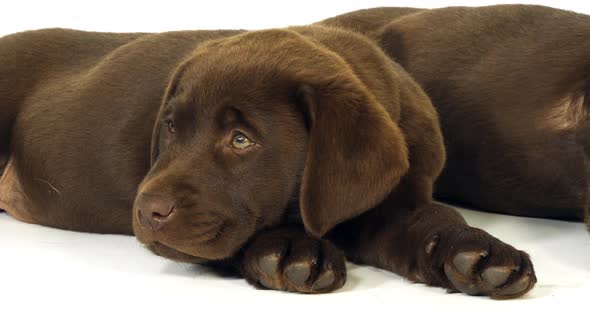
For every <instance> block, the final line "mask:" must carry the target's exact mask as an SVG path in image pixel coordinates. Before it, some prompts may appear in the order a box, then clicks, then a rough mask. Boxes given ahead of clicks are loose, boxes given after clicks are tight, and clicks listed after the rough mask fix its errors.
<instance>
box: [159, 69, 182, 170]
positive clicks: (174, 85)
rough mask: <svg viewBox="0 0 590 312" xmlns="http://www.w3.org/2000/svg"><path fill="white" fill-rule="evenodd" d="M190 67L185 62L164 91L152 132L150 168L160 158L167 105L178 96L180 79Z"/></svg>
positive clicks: (172, 76)
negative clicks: (163, 115) (163, 117)
mask: <svg viewBox="0 0 590 312" xmlns="http://www.w3.org/2000/svg"><path fill="white" fill-rule="evenodd" d="M187 66H188V61H185V62H183V63H182V64H181V65H180V66H179V67H178V68H177V69H176V70H175V71H174V72H173V74H172V75H171V78H170V81H169V82H168V85H167V86H166V90H165V91H164V96H163V97H162V103H161V104H160V110H159V111H158V115H156V120H155V122H154V129H153V130H152V140H151V149H150V166H153V165H154V163H155V162H156V160H157V159H158V156H159V154H160V132H161V131H162V128H163V127H164V125H163V124H162V123H161V122H160V121H161V120H162V114H163V113H164V111H165V109H166V105H167V104H168V102H169V100H170V98H171V97H172V96H174V94H176V90H177V89H178V84H179V79H180V77H181V76H182V74H183V73H184V71H185V70H186V67H187Z"/></svg>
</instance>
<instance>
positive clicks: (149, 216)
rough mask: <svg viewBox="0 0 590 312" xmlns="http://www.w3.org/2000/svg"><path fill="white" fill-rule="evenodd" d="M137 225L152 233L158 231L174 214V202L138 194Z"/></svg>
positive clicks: (164, 198)
mask: <svg viewBox="0 0 590 312" xmlns="http://www.w3.org/2000/svg"><path fill="white" fill-rule="evenodd" d="M137 210H138V218H139V223H141V224H142V225H143V226H144V227H146V228H147V229H150V230H152V231H155V230H158V229H159V228H160V227H162V225H164V224H165V223H166V221H167V219H169V217H170V215H172V213H173V212H174V201H172V200H170V199H169V198H166V197H164V196H158V195H151V194H143V193H142V194H140V195H139V198H138V200H137Z"/></svg>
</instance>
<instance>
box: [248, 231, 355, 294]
mask: <svg viewBox="0 0 590 312" xmlns="http://www.w3.org/2000/svg"><path fill="white" fill-rule="evenodd" d="M242 274H243V275H244V277H245V278H246V280H247V281H248V282H250V283H252V284H253V285H255V286H257V287H259V288H267V289H276V290H287V291H295V292H301V293H326V292H330V291H333V290H335V289H338V288H340V287H342V285H344V282H345V280H346V267H345V258H344V254H343V253H342V252H341V251H340V250H338V249H337V248H336V247H335V246H334V245H332V244H331V243H330V242H328V241H325V240H318V239H315V238H312V237H310V236H308V235H307V234H306V233H305V232H304V231H303V230H299V229H278V230H273V231H269V232H265V233H263V234H261V235H259V236H258V237H256V238H255V239H254V240H253V241H252V243H251V244H250V245H249V246H248V247H247V249H246V251H245V253H244V258H243V263H242Z"/></svg>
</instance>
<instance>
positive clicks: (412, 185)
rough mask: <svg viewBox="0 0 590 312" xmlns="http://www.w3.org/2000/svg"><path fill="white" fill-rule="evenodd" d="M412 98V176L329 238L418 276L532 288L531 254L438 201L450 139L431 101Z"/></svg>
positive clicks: (487, 289) (485, 288) (472, 288)
mask: <svg viewBox="0 0 590 312" xmlns="http://www.w3.org/2000/svg"><path fill="white" fill-rule="evenodd" d="M402 100H403V99H402ZM405 103H412V105H406V106H404V107H402V111H403V112H406V113H405V114H404V115H403V116H402V120H401V121H400V128H401V129H402V130H403V132H404V135H405V136H406V141H407V142H408V147H409V150H410V170H409V172H408V174H407V175H406V176H405V177H404V178H403V179H402V181H401V183H400V184H399V185H398V186H397V188H396V189H395V190H394V191H393V192H392V193H391V194H390V195H389V197H388V198H387V199H386V200H385V201H384V202H383V203H381V204H380V205H379V206H378V207H376V208H374V209H372V210H370V211H368V212H367V213H365V214H364V215H362V216H360V217H358V218H356V219H353V220H350V221H348V222H347V223H344V224H341V225H339V226H338V227H336V228H335V229H334V230H333V231H332V232H331V233H329V236H328V238H329V239H332V241H333V242H335V243H336V246H338V247H341V248H342V249H343V250H344V251H345V253H346V255H347V257H348V258H349V259H350V260H352V261H356V262H361V263H365V264H369V265H373V266H376V267H380V268H383V269H386V270H390V271H393V272H395V273H398V274H400V275H402V276H404V277H406V278H408V279H410V280H412V281H416V282H422V283H426V284H428V285H433V286H440V287H445V288H447V289H449V290H452V291H457V290H458V291H462V292H464V293H467V294H470V295H488V296H492V297H494V298H512V297H518V296H520V295H523V294H524V293H526V292H528V291H529V290H530V289H531V288H532V287H533V286H534V284H535V282H536V277H535V274H534V271H533V265H532V263H531V261H530V259H529V256H528V255H527V254H526V253H524V252H522V251H519V250H516V249H515V248H514V247H512V246H510V245H507V244H505V243H503V242H501V241H500V240H498V239H496V238H495V237H493V236H491V235H489V234H488V233H486V232H484V231H482V230H480V229H476V228H473V227H470V226H468V225H467V224H466V223H465V221H464V219H463V218H462V217H461V216H460V215H459V214H458V213H457V212H456V211H455V210H453V209H452V208H450V207H446V206H443V205H440V204H436V203H433V202H432V199H431V196H432V195H431V194H432V187H433V183H434V180H435V179H436V177H437V176H438V174H439V173H440V170H441V169H442V165H443V163H444V150H443V141H442V136H441V134H440V130H439V128H438V123H437V120H436V114H435V113H434V112H433V111H431V110H429V109H428V107H429V106H428V105H427V104H429V102H428V101H427V100H424V101H414V102H412V101H405ZM420 105H422V106H420Z"/></svg>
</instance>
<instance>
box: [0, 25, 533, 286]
mask: <svg viewBox="0 0 590 312" xmlns="http://www.w3.org/2000/svg"><path fill="white" fill-rule="evenodd" d="M0 112H1V113H0V139H1V141H0V147H1V148H0V152H1V153H0V154H1V155H2V157H3V163H2V167H3V168H4V169H3V175H2V177H1V180H0V199H1V200H0V204H1V206H2V208H3V209H4V210H6V211H7V212H8V213H10V214H11V215H13V216H14V217H16V218H17V219H20V220H22V221H25V222H30V223H36V224H42V225H47V226H53V227H57V228H62V229H69V230H77V231H88V232H96V233H122V234H135V235H136V236H137V239H138V240H139V241H140V242H142V243H143V244H145V245H146V246H147V247H148V248H149V249H151V250H152V251H153V252H154V253H156V254H158V255H161V256H165V257H168V258H171V259H175V260H178V261H184V262H190V263H206V264H212V265H220V264H222V265H231V266H234V267H235V268H237V269H238V270H239V272H241V274H242V275H243V276H244V277H245V278H246V279H247V280H248V281H249V282H251V283H252V284H254V285H256V286H258V287H262V288H269V289H280V290H289V291H297V292H303V293H320V292H329V291H332V290H334V289H337V288H339V287H341V286H342V285H343V283H344V281H345V277H346V271H345V265H344V264H345V256H346V257H347V258H348V259H350V260H351V261H355V262H359V263H365V264H369V265H373V266H376V267H380V268H384V269H387V270H390V271H393V272H396V273H398V274H400V275H402V276H404V277H406V278H408V279H410V280H412V281H416V282H421V283H425V284H428V285H435V286H440V287H445V288H448V289H450V290H454V291H462V292H465V293H467V294H471V295H488V296H491V297H494V298H512V297H518V296H520V295H522V294H524V293H526V292H527V291H529V290H530V289H531V288H532V287H533V286H534V284H535V282H536V278H535V274H534V271H533V266H532V264H531V262H530V260H529V257H528V255H526V254H525V253H524V252H522V251H519V250H516V249H515V248H513V247H511V246H509V245H507V244H505V243H503V242H501V241H499V240H498V239H496V238H494V237H492V236H490V235H489V234H487V233H486V232H484V231H482V230H479V229H475V228H472V227H469V226H468V225H467V224H466V223H465V221H464V220H463V218H462V217H461V216H460V215H459V214H458V213H457V212H455V211H454V210H453V209H451V208H449V207H446V206H442V205H440V204H436V203H433V202H432V187H433V183H434V181H435V179H436V178H437V176H438V175H439V173H440V171H441V170H442V168H443V163H444V159H445V153H444V144H443V139H442V136H441V132H440V129H439V121H438V117H437V114H436V112H435V110H434V108H433V106H432V105H431V102H430V100H429V98H428V97H427V96H426V95H425V93H424V92H423V91H422V89H421V88H420V87H419V86H418V85H417V84H416V83H415V82H414V81H413V80H412V78H411V77H410V76H409V75H408V74H407V73H406V72H405V71H404V69H402V67H400V66H399V65H398V64H397V63H395V62H393V61H391V60H390V59H389V58H388V57H387V55H386V54H385V53H383V52H382V51H381V49H379V47H378V46H377V45H376V44H375V43H373V42H372V41H370V40H369V39H367V38H365V37H364V36H362V35H359V34H356V33H354V32H351V31H345V30H341V29H336V28H327V27H322V26H310V27H296V28H288V29H275V30H264V31H254V32H240V31H188V32H169V33H162V34H109V33H90V32H80V31H74V30H63V29H48V30H40V31H32V32H25V33H19V34H15V35H11V36H7V37H4V38H2V39H0Z"/></svg>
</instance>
